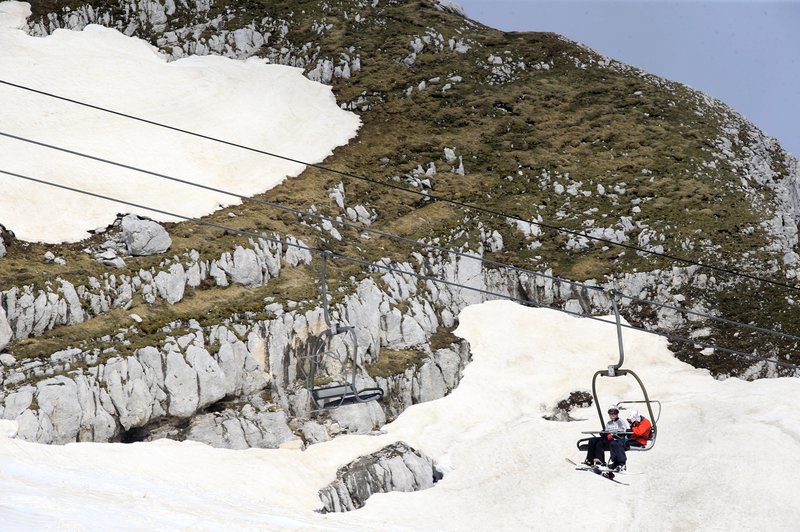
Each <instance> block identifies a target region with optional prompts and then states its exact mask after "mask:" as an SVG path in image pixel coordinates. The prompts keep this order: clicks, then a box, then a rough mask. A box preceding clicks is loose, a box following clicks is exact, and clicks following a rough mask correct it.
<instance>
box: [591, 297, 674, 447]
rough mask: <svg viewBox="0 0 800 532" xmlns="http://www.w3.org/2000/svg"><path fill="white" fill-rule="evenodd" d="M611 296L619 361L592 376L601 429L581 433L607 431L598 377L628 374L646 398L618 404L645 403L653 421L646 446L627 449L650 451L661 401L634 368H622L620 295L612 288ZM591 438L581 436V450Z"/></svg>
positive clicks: (593, 393)
mask: <svg viewBox="0 0 800 532" xmlns="http://www.w3.org/2000/svg"><path fill="white" fill-rule="evenodd" d="M611 296H612V297H611V302H612V305H613V307H614V315H615V317H616V321H617V342H618V344H619V362H618V363H617V364H615V365H612V366H608V369H605V370H600V371H597V372H595V374H594V377H592V396H593V398H594V403H595V407H596V408H597V415H598V417H599V419H600V430H599V431H584V432H582V433H581V434H591V435H592V436H598V435H599V434H600V433H601V432H604V431H605V426H606V424H605V418H604V416H603V410H602V409H601V407H600V404H601V403H600V400H599V397H598V394H597V378H598V377H611V378H616V377H624V376H626V375H630V376H632V377H633V378H634V379H635V380H636V382H637V384H638V385H639V388H640V389H641V391H642V396H643V398H644V399H643V400H625V401H619V402H618V403H617V405H618V406H619V407H620V408H621V409H624V407H622V406H621V405H624V404H644V405H645V406H646V407H647V412H648V413H649V414H650V417H649V420H650V423H651V428H650V436H649V437H648V438H647V444H646V445H645V446H643V447H638V446H630V447H629V446H627V445H626V449H627V450H628V451H649V450H650V449H652V448H653V446H654V445H655V443H656V435H657V430H658V429H657V427H656V425H657V424H658V420H659V418H660V417H661V402H660V401H657V400H655V399H653V400H651V399H650V397H649V396H648V395H647V389H646V388H645V386H644V383H643V382H642V379H640V378H639V376H638V375H637V374H636V373H634V372H633V371H632V370H629V369H622V363H623V361H624V359H625V351H624V348H623V343H622V325H621V323H620V316H619V308H618V307H617V302H616V298H617V297H618V296H617V293H616V291H614V290H612V291H611ZM653 404H656V405H657V407H658V410H657V414H655V415H654V413H653ZM623 434H627V435H630V434H631V433H630V432H628V433H623ZM590 439H591V437H587V438H581V439H580V440H578V443H577V446H578V449H579V450H581V451H586V450H587V449H588V445H589V440H590Z"/></svg>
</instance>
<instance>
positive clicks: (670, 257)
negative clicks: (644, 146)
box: [0, 79, 800, 291]
mask: <svg viewBox="0 0 800 532" xmlns="http://www.w3.org/2000/svg"><path fill="white" fill-rule="evenodd" d="M0 84H3V85H7V86H10V87H14V88H18V89H22V90H26V91H29V92H32V93H36V94H39V95H42V96H47V97H50V98H55V99H58V100H62V101H65V102H69V103H73V104H76V105H80V106H84V107H87V108H90V109H94V110H97V111H102V112H105V113H110V114H113V115H116V116H120V117H123V118H127V119H130V120H136V121H139V122H143V123H145V124H149V125H153V126H157V127H161V128H165V129H168V130H171V131H176V132H178V133H183V134H186V135H191V136H194V137H197V138H202V139H205V140H209V141H212V142H217V143H220V144H224V145H227V146H231V147H235V148H240V149H243V150H247V151H251V152H254V153H259V154H262V155H266V156H269V157H274V158H277V159H282V160H284V161H289V162H293V163H297V164H302V165H305V166H308V167H311V168H315V169H317V170H321V171H325V172H331V173H334V174H337V175H340V176H344V177H349V178H352V179H357V180H361V181H365V182H367V183H371V184H373V185H378V186H383V187H388V188H391V189H395V190H400V191H402V192H405V193H408V194H413V195H417V196H422V197H424V198H426V199H428V200H433V201H438V202H442V203H449V204H451V205H456V206H459V207H462V208H466V209H470V210H474V211H477V212H482V213H485V214H491V215H494V216H501V217H504V218H508V219H511V220H516V221H521V222H526V223H530V224H532V225H536V226H539V227H543V228H545V229H551V230H554V231H557V232H560V233H565V234H569V235H573V236H578V237H581V238H586V239H588V240H593V241H595V242H602V243H604V244H607V245H610V246H616V247H621V248H624V249H628V250H632V251H635V252H637V253H645V254H648V255H652V256H655V257H659V258H663V259H667V260H670V261H672V262H681V263H684V264H688V265H690V266H698V267H700V268H706V269H709V270H712V271H716V272H720V273H726V274H729V275H733V276H736V277H741V278H745V279H750V280H753V281H757V282H761V283H766V284H771V285H774V286H780V287H782V288H788V289H791V290H796V291H800V287H797V286H794V285H790V284H787V283H782V282H780V281H774V280H770V279H766V278H764V277H759V276H757V275H752V274H748V273H744V272H740V271H736V270H732V269H730V268H724V267H721V266H715V265H713V264H706V263H702V262H699V261H694V260H691V259H686V258H683V257H678V256H675V255H670V254H668V253H661V252H657V251H652V250H648V249H644V248H640V247H637V246H633V245H631V244H624V243H622V242H615V241H613V240H609V239H606V238H601V237H596V236H592V235H588V234H585V233H581V232H580V231H575V230H572V229H567V228H565V227H559V226H555V225H551V224H546V223H544V222H539V221H533V220H526V219H523V218H521V217H519V216H516V215H509V214H505V213H503V212H500V211H496V210H493V209H489V208H486V207H480V206H478V205H473V204H470V203H466V202H463V201H459V200H455V199H450V198H447V197H444V196H436V195H432V194H428V193H425V192H420V191H417V190H412V189H409V188H406V187H403V186H400V185H394V184H392V183H387V182H385V181H379V180H377V179H373V178H369V177H366V176H360V175H357V174H354V173H352V172H345V171H342V170H337V169H335V168H331V167H328V166H324V165H321V164H318V163H308V162H305V161H301V160H299V159H296V158H292V157H287V156H285V155H280V154H277V153H273V152H269V151H266V150H261V149H258V148H253V147H251V146H246V145H244V144H239V143H236V142H231V141H227V140H224V139H220V138H217V137H212V136H210V135H205V134H202V133H197V132H194V131H190V130H187V129H182V128H179V127H175V126H170V125H167V124H163V123H160V122H156V121H154V120H149V119H146V118H142V117H138V116H135V115H131V114H127V113H122V112H120V111H114V110H112V109H108V108H105V107H101V106H99V105H93V104H90V103H87V102H83V101H80V100H76V99H73V98H67V97H65V96H61V95H58V94H54V93H51V92H47V91H43V90H39V89H34V88H32V87H28V86H25V85H21V84H18V83H12V82H10V81H7V80H3V79H0Z"/></svg>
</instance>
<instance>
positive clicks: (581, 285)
mask: <svg viewBox="0 0 800 532" xmlns="http://www.w3.org/2000/svg"><path fill="white" fill-rule="evenodd" d="M0 136H3V137H7V138H10V139H13V140H17V141H20V142H25V143H29V144H32V145H36V146H40V147H43V148H47V149H52V150H56V151H60V152H62V153H67V154H70V155H75V156H78V157H82V158H85V159H89V160H93V161H97V162H101V163H104V164H109V165H112V166H117V167H119V168H124V169H127V170H131V171H134V172H138V173H142V174H146V175H150V176H153V177H158V178H161V179H166V180H169V181H173V182H177V183H181V184H184V185H188V186H192V187H195V188H200V189H203V190H208V191H212V192H216V193H220V194H225V195H229V196H232V197H235V198H238V199H241V200H242V201H247V202H251V203H256V204H259V205H264V206H268V207H271V208H276V209H279V210H283V211H285V212H290V213H293V214H296V215H298V216H300V217H311V218H314V219H317V220H324V221H328V222H329V223H331V224H338V225H340V226H342V227H347V228H351V229H355V230H358V231H362V232H370V233H373V234H377V235H379V236H382V237H385V238H390V239H394V240H397V241H401V242H404V243H407V244H411V245H414V246H419V247H424V248H428V249H434V250H437V251H440V252H443V253H448V254H451V255H455V256H460V257H463V258H468V259H472V260H477V261H479V262H481V263H486V264H491V265H493V266H497V267H501V268H505V269H509V270H512V271H516V272H518V273H524V274H527V275H531V276H534V277H541V278H545V279H549V280H551V281H556V282H563V283H567V284H570V285H572V286H577V287H579V288H583V289H585V290H594V291H600V292H605V291H606V290H605V289H604V288H602V287H600V286H594V285H589V284H586V283H580V282H578V281H572V280H570V279H564V278H561V277H557V276H553V275H548V274H544V273H541V272H537V271H534V270H530V269H527V268H522V267H519V266H514V265H512V264H508V263H504V262H500V261H496V260H492V259H486V258H484V257H480V256H478V255H473V254H470V253H464V252H461V251H456V250H453V249H450V248H446V247H444V246H439V245H436V244H431V243H428V242H423V241H420V240H415V239H411V238H406V237H403V236H399V235H395V234H392V233H388V232H386V231H380V230H377V229H374V228H371V227H367V226H362V225H358V224H352V223H349V222H345V221H343V220H340V219H338V218H332V217H328V216H324V215H321V214H317V213H314V212H309V211H304V210H301V209H296V208H293V207H288V206H285V205H282V204H280V203H275V202H270V201H265V200H260V199H257V198H252V197H249V196H245V195H242V194H238V193H235V192H231V191H229V190H225V189H221V188H218V187H212V186H209V185H205V184H202V183H197V182H194V181H189V180H187V179H181V178H177V177H174V176H169V175H166V174H162V173H159V172H153V171H151V170H147V169H144V168H141V167H137V166H133V165H129V164H125V163H121V162H118V161H113V160H111V159H107V158H103V157H98V156H95V155H91V154H87V153H84V152H80V151H77V150H71V149H68V148H64V147H61V146H56V145H54V144H49V143H45V142H41V141H37V140H34V139H30V138H26V137H21V136H19V135H14V134H11V133H7V132H4V131H0ZM65 188H67V189H68V190H73V191H75V190H74V189H72V188H69V187H65ZM98 197H102V196H98ZM102 198H103V199H107V198H105V197H102ZM136 206H137V207H139V206H138V205H136ZM140 208H143V207H140ZM191 221H194V222H199V219H197V218H191ZM616 293H617V294H618V295H619V296H620V297H621V298H623V299H628V300H631V301H634V302H638V303H642V304H648V305H654V306H657V307H661V308H667V309H671V310H674V311H676V312H681V313H684V314H688V315H695V316H698V317H703V318H707V319H709V320H712V321H717V322H720V323H725V324H728V325H735V326H738V327H741V328H746V329H750V330H754V331H758V332H762V333H765V334H770V335H773V336H778V337H782V338H787V339H791V340H797V341H800V336H795V335H792V334H789V333H785V332H782V331H775V330H773V329H767V328H763V327H758V326H755V325H752V324H748V323H743V322H737V321H734V320H728V319H725V318H720V317H718V316H714V315H711V314H705V313H701V312H698V311H694V310H691V309H687V308H680V307H676V306H673V305H668V304H665V303H660V302H656V301H651V300H646V299H642V298H639V297H634V296H629V295H626V294H624V293H622V292H616Z"/></svg>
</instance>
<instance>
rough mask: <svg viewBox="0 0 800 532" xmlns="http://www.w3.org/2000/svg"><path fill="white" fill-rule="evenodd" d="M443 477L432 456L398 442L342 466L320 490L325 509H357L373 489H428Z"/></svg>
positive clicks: (337, 510)
mask: <svg viewBox="0 0 800 532" xmlns="http://www.w3.org/2000/svg"><path fill="white" fill-rule="evenodd" d="M441 478H442V474H441V473H440V472H439V471H437V469H436V467H435V465H434V463H433V460H431V459H430V458H428V457H427V456H425V455H424V454H422V453H420V452H419V451H417V450H415V449H413V448H411V447H410V446H409V445H408V444H407V443H405V442H397V443H394V444H392V445H389V446H386V447H384V448H383V449H381V450H380V451H378V452H376V453H373V454H371V455H368V456H363V457H361V458H359V459H358V460H355V461H354V462H351V463H350V464H348V465H346V466H344V467H342V468H340V469H339V470H338V471H337V472H336V480H334V481H333V482H332V483H331V484H330V485H328V486H326V487H325V488H323V489H322V490H320V492H319V497H320V499H322V503H323V509H322V511H323V512H347V511H350V510H356V509H358V508H361V507H362V506H364V503H365V502H366V501H367V499H368V498H369V497H370V495H372V494H373V493H387V492H390V491H407V492H408V491H421V490H426V489H428V488H432V487H433V485H434V483H435V482H437V481H438V480H439V479H441Z"/></svg>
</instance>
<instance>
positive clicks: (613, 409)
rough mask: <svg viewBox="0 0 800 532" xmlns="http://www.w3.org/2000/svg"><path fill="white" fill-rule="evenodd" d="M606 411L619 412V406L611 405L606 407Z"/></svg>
mask: <svg viewBox="0 0 800 532" xmlns="http://www.w3.org/2000/svg"><path fill="white" fill-rule="evenodd" d="M606 412H609V413H611V412H617V413H619V407H618V406H617V405H611V406H609V407H608V410H606Z"/></svg>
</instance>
